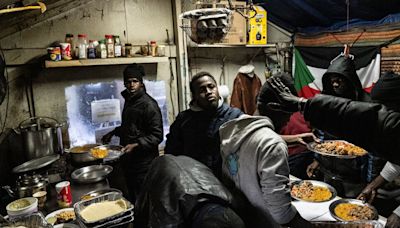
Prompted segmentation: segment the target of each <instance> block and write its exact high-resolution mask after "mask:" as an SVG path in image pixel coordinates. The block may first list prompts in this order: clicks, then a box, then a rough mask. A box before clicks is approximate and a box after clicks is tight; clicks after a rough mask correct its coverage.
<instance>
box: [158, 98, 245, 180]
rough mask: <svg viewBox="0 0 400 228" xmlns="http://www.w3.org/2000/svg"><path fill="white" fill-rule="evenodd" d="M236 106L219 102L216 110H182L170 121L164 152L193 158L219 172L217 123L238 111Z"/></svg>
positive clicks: (219, 156) (218, 174)
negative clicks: (210, 111)
mask: <svg viewBox="0 0 400 228" xmlns="http://www.w3.org/2000/svg"><path fill="white" fill-rule="evenodd" d="M242 114H243V113H242V111H240V110H239V109H237V108H232V107H229V106H228V105H226V104H222V106H220V107H219V108H218V109H217V111H216V112H214V113H209V112H207V111H193V110H191V109H188V110H185V111H183V112H181V113H179V114H178V116H177V117H176V119H175V121H174V122H173V123H172V125H171V127H170V129H169V134H168V135H167V142H166V145H165V153H167V154H173V155H186V156H189V157H191V158H194V159H196V160H198V161H200V162H202V163H203V164H205V165H206V166H208V167H209V168H211V169H212V170H213V171H214V174H216V175H217V176H220V175H221V166H222V164H221V155H220V150H219V146H220V139H219V133H218V130H219V127H220V126H221V125H222V124H224V123H225V122H227V121H229V120H231V119H234V118H237V117H239V116H240V115H242Z"/></svg>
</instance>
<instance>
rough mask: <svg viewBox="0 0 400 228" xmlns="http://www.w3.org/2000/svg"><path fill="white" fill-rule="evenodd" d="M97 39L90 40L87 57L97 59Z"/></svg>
mask: <svg viewBox="0 0 400 228" xmlns="http://www.w3.org/2000/svg"><path fill="white" fill-rule="evenodd" d="M94 43H95V41H94V40H89V45H88V49H87V57H88V59H95V58H96V48H95V44H94Z"/></svg>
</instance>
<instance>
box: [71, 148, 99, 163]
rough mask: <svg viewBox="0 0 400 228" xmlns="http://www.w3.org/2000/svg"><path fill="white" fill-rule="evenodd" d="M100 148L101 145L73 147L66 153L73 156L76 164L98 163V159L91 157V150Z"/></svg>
mask: <svg viewBox="0 0 400 228" xmlns="http://www.w3.org/2000/svg"><path fill="white" fill-rule="evenodd" d="M96 146H99V144H85V145H82V146H75V147H71V148H70V149H66V150H65V152H68V153H69V154H70V155H71V159H72V161H73V162H74V163H76V164H81V163H86V162H92V161H96V160H97V158H95V157H93V156H92V155H90V149H92V148H94V147H96Z"/></svg>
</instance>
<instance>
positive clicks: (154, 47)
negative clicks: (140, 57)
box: [150, 40, 157, 56]
mask: <svg viewBox="0 0 400 228" xmlns="http://www.w3.org/2000/svg"><path fill="white" fill-rule="evenodd" d="M150 47H151V56H157V43H156V42H155V41H154V40H152V41H150Z"/></svg>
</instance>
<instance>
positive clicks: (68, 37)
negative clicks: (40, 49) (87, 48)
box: [65, 33, 75, 58]
mask: <svg viewBox="0 0 400 228" xmlns="http://www.w3.org/2000/svg"><path fill="white" fill-rule="evenodd" d="M65 43H69V44H70V45H71V58H75V53H74V49H75V41H74V35H73V34H70V33H67V34H65Z"/></svg>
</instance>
